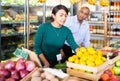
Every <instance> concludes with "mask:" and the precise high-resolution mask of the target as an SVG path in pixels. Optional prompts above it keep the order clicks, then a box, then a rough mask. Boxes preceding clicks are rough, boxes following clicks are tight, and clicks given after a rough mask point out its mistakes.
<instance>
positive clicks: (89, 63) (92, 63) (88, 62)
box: [86, 61, 95, 67]
mask: <svg viewBox="0 0 120 81" xmlns="http://www.w3.org/2000/svg"><path fill="white" fill-rule="evenodd" d="M86 64H87V65H88V66H93V67H94V66H95V63H94V62H92V61H87V62H86Z"/></svg>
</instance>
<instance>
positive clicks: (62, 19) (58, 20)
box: [52, 9, 67, 25]
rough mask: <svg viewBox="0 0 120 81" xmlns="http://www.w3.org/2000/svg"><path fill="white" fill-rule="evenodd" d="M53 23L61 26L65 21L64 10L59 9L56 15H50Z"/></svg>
mask: <svg viewBox="0 0 120 81" xmlns="http://www.w3.org/2000/svg"><path fill="white" fill-rule="evenodd" d="M52 16H53V19H54V22H56V23H57V24H59V25H63V24H64V23H65V21H66V18H67V13H66V12H65V10H63V9H61V10H58V12H57V13H56V14H52Z"/></svg>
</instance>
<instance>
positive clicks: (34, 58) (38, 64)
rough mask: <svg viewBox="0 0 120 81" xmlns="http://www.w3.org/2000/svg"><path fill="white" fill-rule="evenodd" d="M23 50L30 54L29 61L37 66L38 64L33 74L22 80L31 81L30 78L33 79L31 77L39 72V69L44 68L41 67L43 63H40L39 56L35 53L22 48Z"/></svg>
mask: <svg viewBox="0 0 120 81" xmlns="http://www.w3.org/2000/svg"><path fill="white" fill-rule="evenodd" d="M22 50H23V51H25V52H28V59H29V60H32V61H34V62H35V64H36V66H37V67H36V68H35V69H34V70H33V71H32V72H30V73H29V74H28V75H26V76H25V77H24V78H23V79H21V80H20V81H30V78H31V77H30V76H31V75H32V74H33V73H34V72H35V71H36V70H38V68H42V66H41V63H40V61H39V59H38V57H37V55H36V54H35V52H33V51H31V50H28V49H26V48H22Z"/></svg>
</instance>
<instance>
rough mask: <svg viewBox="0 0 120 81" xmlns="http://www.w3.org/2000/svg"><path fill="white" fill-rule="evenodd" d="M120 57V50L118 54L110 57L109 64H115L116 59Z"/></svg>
mask: <svg viewBox="0 0 120 81" xmlns="http://www.w3.org/2000/svg"><path fill="white" fill-rule="evenodd" d="M119 59H120V52H119V53H118V56H116V57H114V58H112V59H108V64H110V65H111V64H114V63H115V61H117V60H119Z"/></svg>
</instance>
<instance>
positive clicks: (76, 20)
mask: <svg viewBox="0 0 120 81" xmlns="http://www.w3.org/2000/svg"><path fill="white" fill-rule="evenodd" d="M75 22H76V23H79V21H78V19H77V15H75ZM85 23H86V21H85V20H83V22H82V24H83V25H84V24H85Z"/></svg>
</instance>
